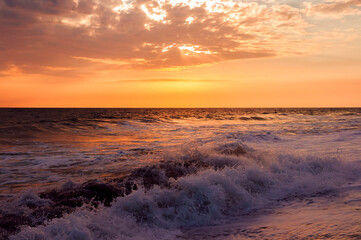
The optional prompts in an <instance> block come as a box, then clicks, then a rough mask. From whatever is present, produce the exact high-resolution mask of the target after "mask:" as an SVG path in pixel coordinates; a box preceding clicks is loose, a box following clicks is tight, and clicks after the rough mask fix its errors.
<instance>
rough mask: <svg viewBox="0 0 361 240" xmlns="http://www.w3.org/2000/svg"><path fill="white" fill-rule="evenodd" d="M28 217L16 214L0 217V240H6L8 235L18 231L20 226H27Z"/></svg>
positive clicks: (28, 222)
mask: <svg viewBox="0 0 361 240" xmlns="http://www.w3.org/2000/svg"><path fill="white" fill-rule="evenodd" d="M30 223H31V220H30V219H29V218H28V217H25V216H23V215H17V214H6V215H3V216H1V217H0V239H7V236H8V235H9V234H12V233H15V232H17V231H19V229H20V226H21V225H29V224H30Z"/></svg>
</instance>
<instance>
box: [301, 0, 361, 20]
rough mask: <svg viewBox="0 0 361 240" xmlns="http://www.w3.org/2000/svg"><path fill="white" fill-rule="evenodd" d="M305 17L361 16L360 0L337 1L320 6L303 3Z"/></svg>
mask: <svg viewBox="0 0 361 240" xmlns="http://www.w3.org/2000/svg"><path fill="white" fill-rule="evenodd" d="M305 6H306V8H305V13H306V14H307V15H313V16H319V17H333V18H342V17H344V16H346V15H359V14H361V10H360V7H361V0H339V1H330V2H326V3H320V4H312V3H311V2H306V3H305Z"/></svg>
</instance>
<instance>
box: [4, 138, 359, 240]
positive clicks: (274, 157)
mask: <svg viewBox="0 0 361 240" xmlns="http://www.w3.org/2000/svg"><path fill="white" fill-rule="evenodd" d="M237 149H238V151H237ZM240 149H247V151H246V153H245V152H243V151H241V150H240ZM225 150H226V151H225ZM238 153H239V154H238ZM165 159H166V160H167V161H172V162H173V163H174V164H175V165H172V164H170V165H169V167H167V165H166V166H163V167H153V168H152V169H151V171H152V175H151V176H152V177H154V178H156V179H155V180H154V182H156V183H157V184H154V185H153V186H152V187H150V188H148V189H145V188H141V189H139V190H138V191H134V192H133V193H131V194H130V195H128V196H125V197H119V198H118V199H116V200H115V201H114V202H113V204H112V206H111V207H109V208H106V207H100V208H99V209H97V210H93V211H90V210H88V209H87V208H86V207H83V208H81V209H78V210H77V211H76V212H75V213H72V214H69V215H66V216H65V217H63V218H60V219H53V220H52V221H50V222H49V223H47V224H46V225H45V226H37V227H25V228H23V230H22V231H21V232H20V233H18V234H17V235H14V236H12V237H11V239H34V240H35V239H174V238H176V236H177V235H179V234H180V230H179V229H180V228H181V227H184V226H202V225H212V224H216V223H221V222H222V221H224V220H225V219H227V218H229V217H235V216H237V217H239V218H245V217H246V216H245V214H252V212H253V211H255V210H259V209H263V208H277V207H278V205H279V204H280V202H285V201H291V200H294V199H299V198H303V197H316V198H317V197H320V196H324V195H325V194H330V193H333V194H337V193H338V189H339V188H340V187H341V186H343V185H345V184H347V183H348V182H354V181H357V180H358V179H360V178H361V174H360V172H361V171H360V170H361V163H360V162H345V161H341V160H338V159H335V158H322V157H315V156H294V155H292V154H269V153H263V152H259V151H255V150H252V149H250V148H248V147H246V146H245V145H243V144H237V143H231V144H226V145H221V146H218V147H215V148H213V149H209V148H206V149H205V150H204V149H202V148H194V149H188V150H187V151H185V152H184V151H181V152H180V153H179V152H178V153H169V154H167V155H166V156H165ZM182 161H183V162H187V161H192V162H193V163H194V162H195V163H194V164H193V165H192V166H193V167H195V168H197V169H196V170H195V171H194V172H192V171H190V173H189V174H186V175H183V176H181V177H179V178H177V179H175V178H173V177H171V176H167V174H169V171H168V172H167V169H168V170H169V169H170V168H171V170H172V171H180V172H182V173H184V172H185V171H186V169H187V167H186V166H185V165H182V166H180V167H178V168H174V166H178V165H177V164H179V163H180V162H182ZM175 169H176V170H175ZM187 171H188V170H187ZM141 182H142V180H141V179H140V180H138V183H139V184H140V186H141ZM29 199H30V198H26V199H25V201H28V200H29ZM34 201H35V202H38V201H39V199H34Z"/></svg>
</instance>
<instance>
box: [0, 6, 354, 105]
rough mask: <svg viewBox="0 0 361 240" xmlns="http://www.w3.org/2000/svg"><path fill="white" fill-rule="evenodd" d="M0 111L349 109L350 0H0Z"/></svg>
mask: <svg viewBox="0 0 361 240" xmlns="http://www.w3.org/2000/svg"><path fill="white" fill-rule="evenodd" d="M0 32H1V34H0V107H360V106H361V0H305V1H296V0H214V1H206V0H186V1H179V0H153V1H152V0H134V1H131V0H103V1H100V0H62V1H60V0H58V1H57V0H34V1H29V0H0Z"/></svg>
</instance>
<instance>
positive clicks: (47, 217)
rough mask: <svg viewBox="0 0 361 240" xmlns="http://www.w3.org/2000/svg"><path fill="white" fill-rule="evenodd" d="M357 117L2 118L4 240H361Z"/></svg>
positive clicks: (0, 215)
mask: <svg viewBox="0 0 361 240" xmlns="http://www.w3.org/2000/svg"><path fill="white" fill-rule="evenodd" d="M360 146H361V109H360V108H337V109H336V108H288V109H286V108H280V109H278V108H265V109H261V108H245V109H238V108H234V109H232V108H219V109H215V108H214V109H213V108H210V109H206V108H205V109H200V108H199V109H186V108H185V109H18V108H16V109H15V108H14V109H11V108H9V109H6V108H3V109H0V239H24V240H25V239H33V240H40V239H69V240H70V239H74V240H78V239H84V240H85V239H321V238H322V239H361V217H360V214H361V147H360Z"/></svg>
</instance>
